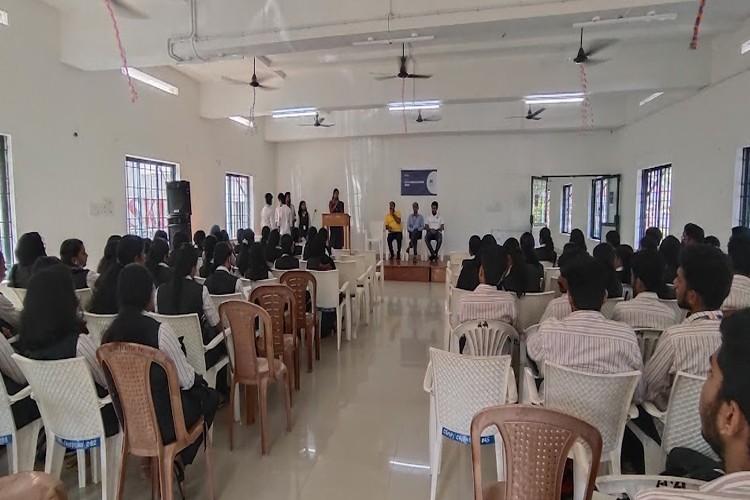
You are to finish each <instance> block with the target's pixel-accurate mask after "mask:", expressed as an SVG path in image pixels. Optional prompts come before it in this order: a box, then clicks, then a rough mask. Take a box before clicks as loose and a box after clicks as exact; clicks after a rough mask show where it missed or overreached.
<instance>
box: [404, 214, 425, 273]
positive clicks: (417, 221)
mask: <svg viewBox="0 0 750 500" xmlns="http://www.w3.org/2000/svg"><path fill="white" fill-rule="evenodd" d="M411 208H412V209H413V210H414V213H411V214H409V218H408V219H406V234H408V235H409V246H407V247H406V255H409V250H411V249H412V248H413V249H414V262H416V261H417V257H418V256H419V255H418V252H417V244H418V243H419V240H421V239H422V232H423V231H424V217H422V214H420V213H419V203H417V202H416V201H415V202H414V203H412V205H411Z"/></svg>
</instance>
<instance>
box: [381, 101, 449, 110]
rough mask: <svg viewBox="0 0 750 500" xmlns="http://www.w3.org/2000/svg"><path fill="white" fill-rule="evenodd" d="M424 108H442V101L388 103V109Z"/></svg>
mask: <svg viewBox="0 0 750 500" xmlns="http://www.w3.org/2000/svg"><path fill="white" fill-rule="evenodd" d="M424 109H440V101H414V102H392V103H389V104H388V111H417V110H424Z"/></svg>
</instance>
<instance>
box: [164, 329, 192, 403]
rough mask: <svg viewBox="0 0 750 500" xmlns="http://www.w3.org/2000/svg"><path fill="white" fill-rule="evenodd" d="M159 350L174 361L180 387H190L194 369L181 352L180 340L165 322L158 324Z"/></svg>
mask: <svg viewBox="0 0 750 500" xmlns="http://www.w3.org/2000/svg"><path fill="white" fill-rule="evenodd" d="M159 350H160V351H162V352H164V354H166V355H167V356H169V357H170V358H171V359H172V361H174V365H175V368H177V378H179V380H180V387H182V388H183V389H190V388H191V387H193V383H195V370H193V367H192V366H190V363H188V360H187V358H186V357H185V353H184V352H182V347H181V346H180V341H179V340H178V339H177V335H176V334H175V333H174V330H172V327H171V326H169V324H167V323H160V324H159Z"/></svg>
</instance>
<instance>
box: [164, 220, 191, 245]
mask: <svg viewBox="0 0 750 500" xmlns="http://www.w3.org/2000/svg"><path fill="white" fill-rule="evenodd" d="M167 223H168V224H169V225H168V231H167V232H168V233H169V241H174V235H175V234H177V233H179V232H182V233H185V234H187V235H188V241H192V240H193V231H192V229H191V227H190V216H189V215H187V214H185V215H170V216H169V217H168V218H167Z"/></svg>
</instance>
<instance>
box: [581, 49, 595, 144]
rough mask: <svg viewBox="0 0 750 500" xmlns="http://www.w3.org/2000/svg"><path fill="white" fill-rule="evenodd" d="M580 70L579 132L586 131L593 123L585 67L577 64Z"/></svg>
mask: <svg viewBox="0 0 750 500" xmlns="http://www.w3.org/2000/svg"><path fill="white" fill-rule="evenodd" d="M578 67H579V69H580V71H581V90H582V91H583V102H582V103H581V132H587V131H588V130H590V129H591V128H592V127H593V125H594V112H593V109H592V108H591V101H590V100H589V85H588V79H587V78H586V67H585V66H584V65H583V64H579V65H578Z"/></svg>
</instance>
